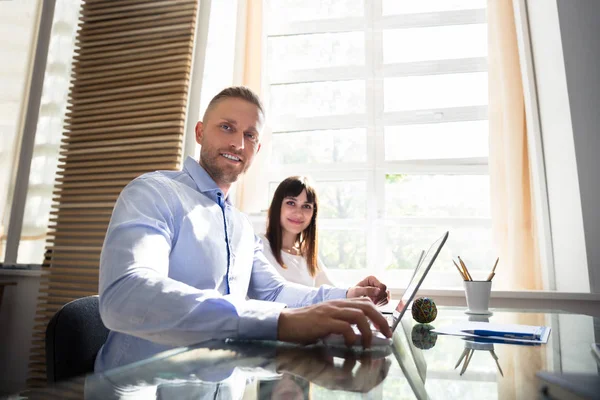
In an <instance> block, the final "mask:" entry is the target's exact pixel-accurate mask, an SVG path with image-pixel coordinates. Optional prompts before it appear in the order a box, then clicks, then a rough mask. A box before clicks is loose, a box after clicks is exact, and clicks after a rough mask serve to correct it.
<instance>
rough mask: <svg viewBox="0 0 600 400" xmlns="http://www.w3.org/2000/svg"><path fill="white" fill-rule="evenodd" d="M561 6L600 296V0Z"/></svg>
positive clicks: (592, 269) (593, 275) (594, 282)
mask: <svg viewBox="0 0 600 400" xmlns="http://www.w3.org/2000/svg"><path fill="white" fill-rule="evenodd" d="M557 3H558V18H559V24H560V32H561V39H562V48H563V53H564V57H565V72H566V77H567V89H568V93H569V104H570V111H571V121H572V126H573V137H574V144H575V159H576V162H577V172H578V178H579V189H580V191H581V209H582V213H583V227H584V232H585V242H586V249H587V260H588V266H589V278H590V286H591V290H592V292H594V293H600V155H599V154H600V1H598V0H576V1H573V0H558V2H557Z"/></svg>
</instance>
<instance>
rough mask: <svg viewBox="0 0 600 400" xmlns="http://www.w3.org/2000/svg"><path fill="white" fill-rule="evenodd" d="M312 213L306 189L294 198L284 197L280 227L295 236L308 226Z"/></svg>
mask: <svg viewBox="0 0 600 400" xmlns="http://www.w3.org/2000/svg"><path fill="white" fill-rule="evenodd" d="M314 212H315V210H314V204H313V203H311V202H309V201H308V198H307V196H306V189H304V190H302V193H300V194H299V195H298V196H296V197H293V196H288V197H284V198H283V202H282V203H281V227H282V228H283V229H284V230H286V231H288V232H290V233H293V234H296V235H297V234H299V233H301V232H302V231H303V230H305V229H306V228H307V227H308V225H310V221H311V220H312V216H313V214H314Z"/></svg>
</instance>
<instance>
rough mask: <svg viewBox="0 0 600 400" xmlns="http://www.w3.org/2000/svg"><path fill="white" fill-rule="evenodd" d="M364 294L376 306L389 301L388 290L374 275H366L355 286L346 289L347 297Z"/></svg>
mask: <svg viewBox="0 0 600 400" xmlns="http://www.w3.org/2000/svg"><path fill="white" fill-rule="evenodd" d="M363 296H366V297H368V298H369V299H371V301H372V302H373V303H374V304H375V305H377V306H383V305H386V304H387V303H388V302H389V301H390V291H389V290H387V286H385V285H384V284H383V283H381V282H379V280H378V279H377V278H375V277H374V276H372V275H371V276H367V277H366V278H365V279H363V280H362V281H360V282H358V283H357V284H356V286H354V287H351V288H350V289H348V293H346V297H347V298H352V297H363Z"/></svg>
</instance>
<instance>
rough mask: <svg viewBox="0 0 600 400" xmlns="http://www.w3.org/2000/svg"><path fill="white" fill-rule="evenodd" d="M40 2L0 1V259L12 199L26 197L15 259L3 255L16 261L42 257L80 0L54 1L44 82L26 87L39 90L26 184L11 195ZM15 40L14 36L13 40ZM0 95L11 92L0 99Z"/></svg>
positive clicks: (35, 92)
mask: <svg viewBox="0 0 600 400" xmlns="http://www.w3.org/2000/svg"><path fill="white" fill-rule="evenodd" d="M41 8H42V7H41V3H40V4H38V2H14V1H11V2H2V4H1V6H0V10H1V11H0V15H2V16H3V17H4V16H6V18H8V20H7V21H4V20H2V22H3V23H2V24H1V25H2V27H3V28H5V29H9V30H10V33H7V34H6V35H3V37H10V38H11V39H10V40H9V41H7V42H0V44H1V48H0V52H1V53H3V54H4V53H5V52H6V54H5V55H6V57H3V58H4V59H7V60H8V59H10V60H12V61H11V62H10V63H7V64H6V65H5V67H6V68H7V71H6V72H7V73H6V74H3V75H2V78H3V79H2V80H3V81H4V80H6V81H7V84H8V83H9V84H10V85H9V86H7V90H6V91H4V90H3V91H2V94H0V97H2V98H3V101H2V102H1V103H0V117H1V120H0V124H1V125H2V126H3V131H2V133H3V135H2V137H3V139H4V130H6V136H7V137H8V140H7V141H6V140H3V141H2V142H3V143H2V145H0V153H1V154H0V160H1V161H0V163H2V165H3V168H1V171H2V174H0V175H2V176H1V178H0V180H2V181H1V182H0V188H1V189H2V195H4V196H6V195H8V194H10V197H9V198H7V200H6V205H5V204H4V203H3V202H4V201H5V200H4V198H3V199H0V212H4V214H3V220H0V234H1V235H2V243H1V244H0V249H1V252H2V254H1V258H0V261H5V253H6V248H5V246H6V245H7V244H6V243H5V240H6V239H7V236H6V235H7V229H8V223H9V220H10V210H11V204H12V203H14V202H25V211H24V214H23V219H22V229H21V237H20V240H18V241H13V242H12V243H13V245H16V246H18V251H17V253H16V260H6V261H7V262H9V263H12V262H14V261H16V262H17V263H19V264H40V263H41V262H42V260H43V258H44V247H45V245H46V232H47V230H48V221H49V217H50V208H51V205H52V197H53V196H52V191H53V188H54V180H55V174H56V170H57V166H58V161H59V148H60V144H61V142H60V140H61V138H62V133H63V122H64V119H65V117H66V114H65V113H66V111H67V110H66V106H67V97H68V90H69V82H70V73H71V59H72V55H73V49H74V46H75V33H76V32H75V31H76V29H77V21H78V18H79V2H73V1H70V0H58V1H56V5H55V7H54V16H53V19H52V33H51V36H50V39H49V47H48V58H47V60H46V71H45V75H44V85H43V87H42V88H41V90H40V88H31V93H30V95H31V96H35V95H38V96H39V95H40V92H41V104H40V112H39V116H38V122H37V128H36V135H35V141H34V149H33V155H32V157H31V169H30V173H29V185H28V187H27V192H26V193H16V194H15V196H14V198H12V191H13V189H14V186H15V177H16V174H17V172H16V169H17V165H18V158H19V148H20V146H19V145H18V143H19V142H20V141H21V140H22V139H23V140H24V138H22V137H21V131H22V128H23V127H22V124H20V122H21V121H20V119H21V118H24V117H25V108H26V105H27V102H26V98H27V96H26V95H23V94H22V93H24V94H27V93H28V91H29V89H30V88H29V79H30V74H31V65H33V55H35V51H34V49H35V45H36V40H37V37H36V35H35V34H36V32H37V24H38V20H37V18H38V15H37V13H38V12H41ZM9 21H10V23H9ZM15 21H18V22H15ZM7 32H8V31H7ZM15 40H17V41H16V42H15ZM42 45H44V44H42ZM30 58H31V59H30ZM3 85H4V82H3ZM3 88H4V86H3ZM21 91H22V93H21ZM16 94H20V95H21V96H17V95H16ZM5 96H9V97H10V98H9V99H8V100H4V97H5ZM11 96H12V97H11ZM15 96H16V97H15ZM4 166H6V168H4ZM8 188H10V190H8Z"/></svg>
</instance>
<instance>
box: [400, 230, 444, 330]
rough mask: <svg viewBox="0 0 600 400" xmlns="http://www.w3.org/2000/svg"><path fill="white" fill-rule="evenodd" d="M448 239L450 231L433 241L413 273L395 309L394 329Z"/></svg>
mask: <svg viewBox="0 0 600 400" xmlns="http://www.w3.org/2000/svg"><path fill="white" fill-rule="evenodd" d="M446 239H448V232H446V233H445V234H444V235H443V236H442V237H441V238H439V239H438V240H436V241H435V242H433V244H432V245H431V246H430V247H429V250H427V252H426V253H425V257H422V258H421V262H420V263H419V264H418V265H417V268H416V269H415V272H414V274H413V277H412V279H411V280H410V282H409V283H408V286H407V287H406V290H405V291H404V294H403V295H402V299H401V300H400V302H399V303H398V306H397V307H396V310H395V311H394V314H393V317H394V325H393V326H392V330H393V329H396V325H398V321H400V319H401V318H402V316H403V315H404V313H405V312H406V309H407V308H408V305H409V304H410V302H411V301H412V300H413V298H414V297H415V294H416V293H417V291H418V290H419V287H420V286H421V283H422V282H423V281H424V280H425V275H427V273H428V272H429V269H430V268H431V266H432V265H433V262H434V261H435V259H436V258H437V256H438V254H439V253H440V250H441V249H442V247H443V246H444V243H446Z"/></svg>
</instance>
